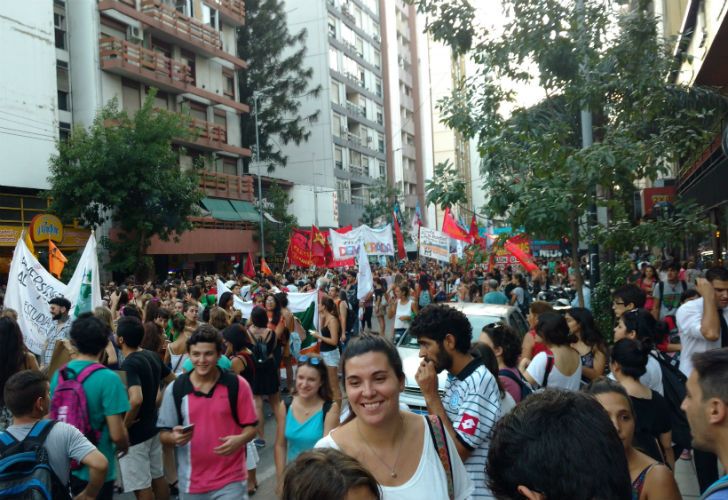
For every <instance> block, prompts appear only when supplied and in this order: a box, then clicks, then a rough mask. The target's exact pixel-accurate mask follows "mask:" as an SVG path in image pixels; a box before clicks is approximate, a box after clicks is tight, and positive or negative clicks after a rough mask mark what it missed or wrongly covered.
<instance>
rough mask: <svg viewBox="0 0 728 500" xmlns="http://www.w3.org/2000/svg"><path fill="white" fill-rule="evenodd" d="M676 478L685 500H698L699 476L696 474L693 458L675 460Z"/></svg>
mask: <svg viewBox="0 0 728 500" xmlns="http://www.w3.org/2000/svg"><path fill="white" fill-rule="evenodd" d="M675 480H676V481H677V485H678V487H679V488H680V493H681V494H682V497H683V499H684V500H697V499H699V498H700V488H699V487H698V477H697V476H696V474H695V465H694V464H693V461H692V460H678V461H677V462H675Z"/></svg>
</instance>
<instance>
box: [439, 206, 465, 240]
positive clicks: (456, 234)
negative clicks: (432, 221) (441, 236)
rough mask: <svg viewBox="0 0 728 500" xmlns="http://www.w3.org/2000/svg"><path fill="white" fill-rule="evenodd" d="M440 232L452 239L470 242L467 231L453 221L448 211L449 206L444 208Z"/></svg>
mask: <svg viewBox="0 0 728 500" xmlns="http://www.w3.org/2000/svg"><path fill="white" fill-rule="evenodd" d="M442 232H443V233H445V234H447V235H448V236H450V237H451V238H453V239H456V240H460V241H467V242H470V236H469V235H468V233H467V232H465V229H463V228H462V227H460V225H458V223H457V222H455V219H454V218H453V216H452V214H451V213H450V207H447V208H446V209H445V215H444V217H443V219H442Z"/></svg>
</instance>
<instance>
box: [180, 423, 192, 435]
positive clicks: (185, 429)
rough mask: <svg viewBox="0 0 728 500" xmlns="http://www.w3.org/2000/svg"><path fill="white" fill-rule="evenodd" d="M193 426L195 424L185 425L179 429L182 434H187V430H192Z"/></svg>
mask: <svg viewBox="0 0 728 500" xmlns="http://www.w3.org/2000/svg"><path fill="white" fill-rule="evenodd" d="M194 428H195V424H190V425H185V426H184V427H182V430H181V431H180V432H181V433H182V434H187V433H188V432H192V429H194Z"/></svg>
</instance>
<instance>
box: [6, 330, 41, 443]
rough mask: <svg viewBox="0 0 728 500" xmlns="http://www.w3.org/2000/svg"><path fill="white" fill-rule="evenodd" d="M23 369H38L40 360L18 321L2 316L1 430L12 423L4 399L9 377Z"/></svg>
mask: <svg viewBox="0 0 728 500" xmlns="http://www.w3.org/2000/svg"><path fill="white" fill-rule="evenodd" d="M22 370H36V371H37V370H38V361H37V360H36V359H35V356H34V355H33V354H32V353H30V352H28V350H27V349H26V348H25V344H24V343H23V333H22V332H21V331H20V327H19V326H18V323H16V322H15V320H14V319H12V318H10V317H2V318H0V431H4V430H5V429H7V428H8V426H9V425H10V422H11V420H12V414H11V411H10V409H9V408H7V406H6V405H5V401H4V400H3V399H2V391H3V387H5V384H6V383H7V381H8V379H9V378H10V377H11V376H13V375H14V374H16V373H18V372H20V371H22Z"/></svg>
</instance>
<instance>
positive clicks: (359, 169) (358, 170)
mask: <svg viewBox="0 0 728 500" xmlns="http://www.w3.org/2000/svg"><path fill="white" fill-rule="evenodd" d="M349 171H350V172H351V173H352V174H354V175H359V176H362V177H365V176H367V175H369V172H365V171H364V167H363V166H362V165H355V164H349Z"/></svg>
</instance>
